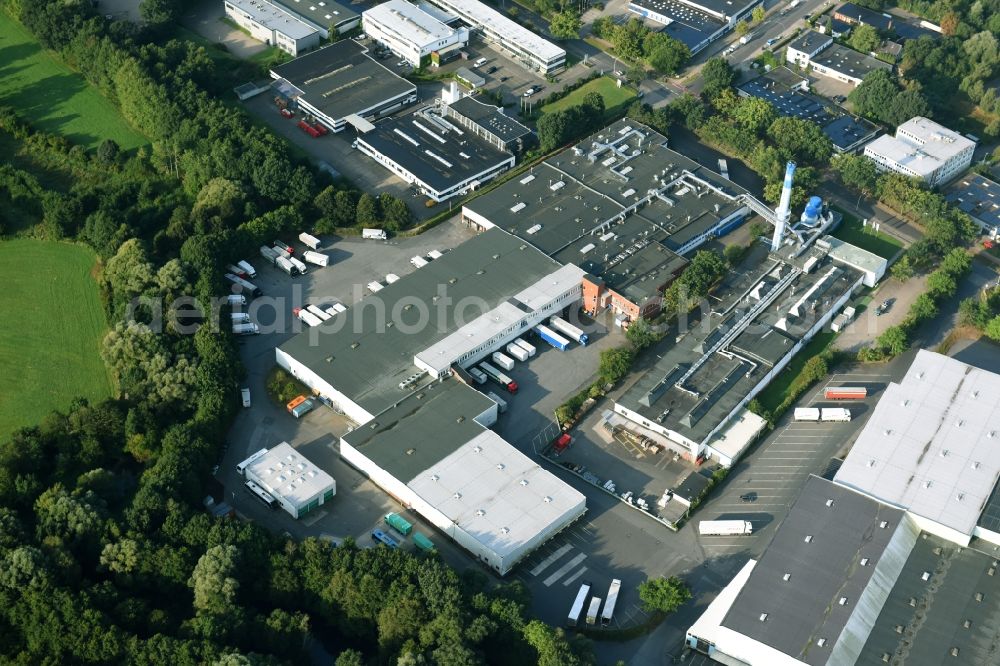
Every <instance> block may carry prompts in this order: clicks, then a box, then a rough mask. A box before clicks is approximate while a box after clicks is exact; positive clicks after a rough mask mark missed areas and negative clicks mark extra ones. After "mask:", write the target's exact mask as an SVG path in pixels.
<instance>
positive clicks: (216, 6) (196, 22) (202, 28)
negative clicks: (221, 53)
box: [181, 0, 267, 60]
mask: <svg viewBox="0 0 1000 666" xmlns="http://www.w3.org/2000/svg"><path fill="white" fill-rule="evenodd" d="M225 15H226V10H225V8H224V7H223V4H222V3H221V2H218V0H203V1H202V2H200V3H198V4H195V5H193V6H192V7H191V8H190V9H189V11H188V12H187V13H186V14H185V15H184V16H183V17H182V18H181V23H182V24H183V25H184V26H185V27H188V28H190V29H191V30H193V31H195V32H196V33H198V34H199V35H201V36H202V37H204V38H205V39H210V40H212V41H213V42H218V43H220V44H224V45H225V47H226V49H227V50H228V51H229V52H230V53H232V54H233V55H234V56H236V57H237V58H240V59H242V60H246V59H248V58H249V57H250V56H252V55H255V54H257V53H260V52H261V51H263V50H264V49H266V48H267V45H266V44H264V43H263V42H258V41H257V40H256V39H254V38H253V37H251V36H250V35H248V34H246V33H245V32H242V31H240V30H237V29H236V28H234V27H232V26H230V25H229V24H227V23H223V21H222V19H223V17H224V16H225Z"/></svg>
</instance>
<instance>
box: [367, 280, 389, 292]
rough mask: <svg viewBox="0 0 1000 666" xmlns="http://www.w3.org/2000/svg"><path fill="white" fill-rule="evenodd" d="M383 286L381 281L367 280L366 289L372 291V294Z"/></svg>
mask: <svg viewBox="0 0 1000 666" xmlns="http://www.w3.org/2000/svg"><path fill="white" fill-rule="evenodd" d="M384 288H385V287H384V285H383V284H382V283H381V282H369V283H368V291H370V292H372V293H373V294H375V293H377V292H380V291H382V290H383V289H384Z"/></svg>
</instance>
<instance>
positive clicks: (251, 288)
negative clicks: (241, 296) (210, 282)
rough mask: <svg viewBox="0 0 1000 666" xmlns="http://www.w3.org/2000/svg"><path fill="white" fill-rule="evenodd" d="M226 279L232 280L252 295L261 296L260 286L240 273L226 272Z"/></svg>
mask: <svg viewBox="0 0 1000 666" xmlns="http://www.w3.org/2000/svg"><path fill="white" fill-rule="evenodd" d="M226 279H227V280H229V281H230V282H232V283H233V284H234V285H236V286H237V287H239V288H240V289H242V290H243V291H248V292H250V295H251V296H260V295H261V293H262V292H261V290H260V287H258V286H257V285H255V284H254V283H252V282H247V281H246V280H244V279H243V278H241V277H240V276H238V275H233V274H232V273H226Z"/></svg>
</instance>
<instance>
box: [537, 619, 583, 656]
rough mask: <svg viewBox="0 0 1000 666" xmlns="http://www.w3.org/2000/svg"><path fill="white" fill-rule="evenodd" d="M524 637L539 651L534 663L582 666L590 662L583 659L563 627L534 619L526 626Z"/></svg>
mask: <svg viewBox="0 0 1000 666" xmlns="http://www.w3.org/2000/svg"><path fill="white" fill-rule="evenodd" d="M524 637H525V639H526V640H527V641H528V644H529V645H531V647H533V648H534V649H535V651H536V653H537V657H536V659H534V660H532V663H535V664H537V665H538V666H582V665H583V664H586V663H589V662H590V660H587V661H581V659H580V657H579V656H578V655H577V654H576V653H575V651H574V650H573V646H572V645H571V643H570V642H569V640H568V639H567V637H566V634H565V632H564V631H563V630H562V629H561V628H557V629H553V628H552V627H550V626H549V625H547V624H545V623H544V622H540V621H539V620H532V621H531V622H529V623H528V624H527V626H525V627H524Z"/></svg>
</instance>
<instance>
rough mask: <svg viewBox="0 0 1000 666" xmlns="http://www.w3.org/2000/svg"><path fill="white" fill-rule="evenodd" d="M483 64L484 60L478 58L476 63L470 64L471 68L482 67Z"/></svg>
mask: <svg viewBox="0 0 1000 666" xmlns="http://www.w3.org/2000/svg"><path fill="white" fill-rule="evenodd" d="M485 64H486V58H480V59H479V60H477V61H476V62H474V63H472V66H473V67H482V66H483V65H485Z"/></svg>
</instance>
